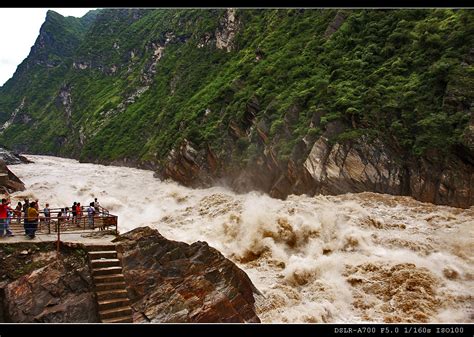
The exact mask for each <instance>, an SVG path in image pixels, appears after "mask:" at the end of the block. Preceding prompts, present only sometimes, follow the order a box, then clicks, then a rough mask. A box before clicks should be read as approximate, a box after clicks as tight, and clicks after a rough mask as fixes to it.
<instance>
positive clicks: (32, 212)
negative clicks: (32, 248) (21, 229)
mask: <svg viewBox="0 0 474 337" xmlns="http://www.w3.org/2000/svg"><path fill="white" fill-rule="evenodd" d="M36 207H37V206H36V203H35V202H34V201H33V202H32V203H30V207H29V208H28V225H29V227H28V228H27V229H28V233H27V234H28V237H29V238H30V239H34V238H35V233H36V229H37V228H38V218H39V212H38V210H37V209H36Z"/></svg>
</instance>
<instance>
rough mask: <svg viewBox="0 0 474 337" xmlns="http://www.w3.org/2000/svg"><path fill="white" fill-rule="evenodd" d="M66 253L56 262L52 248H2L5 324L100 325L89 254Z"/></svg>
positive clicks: (0, 286) (1, 290)
mask: <svg viewBox="0 0 474 337" xmlns="http://www.w3.org/2000/svg"><path fill="white" fill-rule="evenodd" d="M65 249H66V251H63V252H62V253H63V254H64V255H63V256H62V258H61V259H56V253H55V251H54V246H53V245H52V244H25V243H18V244H12V245H9V246H8V248H6V247H5V246H3V245H2V249H0V256H2V262H1V267H2V272H1V274H2V279H3V282H2V283H1V284H0V293H1V295H2V296H1V299H2V303H1V304H2V309H3V310H2V314H3V315H2V316H3V317H1V318H2V321H4V322H15V323H32V322H37V323H39V322H42V323H64V322H68V323H86V322H89V323H93V322H99V318H98V314H97V308H96V302H95V298H94V295H93V292H92V281H91V277H90V273H89V269H88V267H87V264H86V262H85V261H86V260H85V256H84V254H85V252H84V251H82V250H80V249H79V250H77V251H76V249H75V248H65ZM80 252H82V253H83V254H82V255H81V254H80Z"/></svg>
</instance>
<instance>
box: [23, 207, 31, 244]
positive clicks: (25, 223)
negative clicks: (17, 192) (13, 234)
mask: <svg viewBox="0 0 474 337" xmlns="http://www.w3.org/2000/svg"><path fill="white" fill-rule="evenodd" d="M23 201H24V203H23V227H24V228H25V235H26V236H28V233H29V230H27V228H29V224H28V208H29V207H30V201H29V200H28V199H25V200H23Z"/></svg>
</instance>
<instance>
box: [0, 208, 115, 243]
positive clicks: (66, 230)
mask: <svg viewBox="0 0 474 337" xmlns="http://www.w3.org/2000/svg"><path fill="white" fill-rule="evenodd" d="M64 209H65V207H64V208H51V209H50V216H49V217H46V216H45V214H44V212H43V211H40V212H39V214H40V215H39V219H38V221H37V224H38V225H37V230H36V232H35V237H34V238H30V237H28V236H27V235H26V234H25V218H24V216H23V212H22V215H21V217H18V216H17V215H14V216H13V217H12V218H11V219H10V225H9V229H10V231H11V232H12V233H13V236H7V235H6V232H5V231H4V236H3V237H0V244H1V243H14V242H29V241H32V242H51V241H58V242H59V241H67V242H78V243H79V242H80V243H88V244H94V243H95V244H104V243H109V242H110V241H111V240H113V239H114V238H115V237H116V235H117V234H118V217H117V216H116V215H113V214H110V212H109V211H108V210H107V209H105V208H103V207H99V211H98V212H97V211H96V213H95V214H94V216H93V217H91V218H89V216H88V214H87V207H82V209H83V214H82V215H81V216H76V217H73V215H72V212H70V211H69V212H66V213H64ZM28 225H29V224H28V223H27V226H28Z"/></svg>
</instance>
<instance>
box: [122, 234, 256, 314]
mask: <svg viewBox="0 0 474 337" xmlns="http://www.w3.org/2000/svg"><path fill="white" fill-rule="evenodd" d="M116 241H117V251H118V252H119V254H121V256H122V264H123V273H124V276H125V280H126V282H127V284H128V291H129V297H130V300H131V303H132V308H133V310H134V322H160V323H165V322H166V323H171V322H195V323H197V322H214V323H217V322H229V323H230V322H260V320H259V318H258V316H257V315H256V313H255V309H254V302H255V300H254V297H253V293H254V292H257V290H256V289H255V287H254V286H253V284H252V282H251V281H250V279H249V278H248V276H247V275H246V274H245V272H243V271H242V270H241V269H240V268H238V267H237V266H236V265H235V264H234V263H232V262H231V261H230V260H228V259H226V258H225V257H224V256H223V255H222V254H221V253H219V252H218V251H217V250H216V249H214V248H212V247H209V246H208V244H207V243H206V242H200V241H198V242H195V243H193V244H191V245H188V244H186V243H183V242H177V241H171V240H167V239H165V238H164V237H163V236H161V235H160V233H159V232H158V231H156V230H153V229H151V228H149V227H144V228H137V229H134V230H132V231H130V232H128V233H126V234H123V235H121V236H120V238H118V239H117V240H116Z"/></svg>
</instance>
